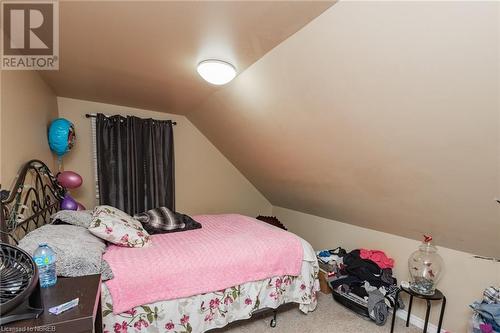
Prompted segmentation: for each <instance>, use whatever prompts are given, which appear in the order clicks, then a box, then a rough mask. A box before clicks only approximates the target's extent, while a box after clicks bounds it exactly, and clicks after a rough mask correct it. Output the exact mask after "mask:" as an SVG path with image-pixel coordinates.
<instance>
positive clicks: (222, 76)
mask: <svg viewBox="0 0 500 333" xmlns="http://www.w3.org/2000/svg"><path fill="white" fill-rule="evenodd" d="M197 70H198V74H200V76H201V77H202V78H203V79H204V80H205V81H207V82H209V83H211V84H215V85H223V84H226V83H228V82H230V81H231V80H232V79H234V77H235V76H236V68H234V66H233V65H231V64H230V63H228V62H225V61H222V60H204V61H202V62H200V63H199V64H198V68H197Z"/></svg>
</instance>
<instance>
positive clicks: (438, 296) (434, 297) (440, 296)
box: [391, 286, 446, 333]
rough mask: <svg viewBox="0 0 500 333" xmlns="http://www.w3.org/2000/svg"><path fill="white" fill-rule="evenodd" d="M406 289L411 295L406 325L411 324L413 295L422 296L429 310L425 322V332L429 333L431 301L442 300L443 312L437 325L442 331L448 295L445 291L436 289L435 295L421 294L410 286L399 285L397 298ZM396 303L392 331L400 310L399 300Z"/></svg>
mask: <svg viewBox="0 0 500 333" xmlns="http://www.w3.org/2000/svg"><path fill="white" fill-rule="evenodd" d="M402 291H404V292H405V293H407V294H408V295H410V304H408V317H406V327H408V326H409V324H410V315H411V306H412V304H413V297H417V298H421V299H424V300H425V301H426V302H427V310H426V311H425V322H424V333H427V326H428V325H429V314H430V312H431V301H441V300H442V303H441V313H440V315H439V323H438V327H437V332H438V333H439V332H441V325H442V324H443V316H444V309H445V308H446V297H445V296H444V295H443V293H442V292H441V291H440V290H438V289H436V292H435V293H434V295H421V294H419V293H416V292H414V291H413V290H411V289H410V288H405V287H401V286H400V287H399V291H398V292H397V293H396V298H395V299H396V300H397V299H398V297H399V293H401V292H402ZM395 303H396V304H395V305H394V312H393V314H392V324H391V333H393V332H394V323H395V322H396V311H397V310H398V302H395Z"/></svg>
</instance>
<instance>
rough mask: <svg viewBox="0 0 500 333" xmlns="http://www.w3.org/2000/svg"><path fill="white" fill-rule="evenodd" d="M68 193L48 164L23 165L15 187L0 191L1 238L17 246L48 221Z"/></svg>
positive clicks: (31, 162)
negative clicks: (29, 233)
mask: <svg viewBox="0 0 500 333" xmlns="http://www.w3.org/2000/svg"><path fill="white" fill-rule="evenodd" d="M65 193H66V189H64V188H63V187H62V186H60V185H59V184H58V183H57V180H56V177H55V176H54V175H53V174H52V172H51V171H50V169H49V167H48V166H47V165H45V163H43V162H42V161H39V160H31V161H29V162H27V163H26V164H24V166H23V167H22V168H21V170H20V171H19V174H18V176H17V179H16V182H15V184H14V185H13V188H12V189H11V190H10V191H6V190H2V191H0V199H1V200H0V239H1V241H2V242H3V243H10V244H16V245H17V243H18V242H19V240H20V239H21V238H22V237H24V235H26V234H27V233H28V232H30V231H32V230H34V229H36V228H38V227H41V226H42V225H44V224H47V223H49V222H50V215H52V214H53V213H55V212H56V211H58V210H59V206H60V204H61V201H62V199H63V198H64V195H65Z"/></svg>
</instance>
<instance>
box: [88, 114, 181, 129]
mask: <svg viewBox="0 0 500 333" xmlns="http://www.w3.org/2000/svg"><path fill="white" fill-rule="evenodd" d="M96 117H97V115H96V114H95V113H86V114H85V118H96ZM106 117H107V116H106ZM172 125H174V126H175V125H177V122H176V121H172Z"/></svg>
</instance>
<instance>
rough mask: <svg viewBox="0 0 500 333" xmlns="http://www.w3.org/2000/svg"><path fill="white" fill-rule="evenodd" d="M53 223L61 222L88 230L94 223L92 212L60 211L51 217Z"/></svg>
mask: <svg viewBox="0 0 500 333" xmlns="http://www.w3.org/2000/svg"><path fill="white" fill-rule="evenodd" d="M50 218H51V220H52V222H54V221H55V220H61V221H63V222H65V223H68V224H72V225H76V226H79V227H84V228H88V227H89V226H90V223H91V222H92V211H91V210H60V211H58V212H57V213H54V214H52V216H51V217H50Z"/></svg>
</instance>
